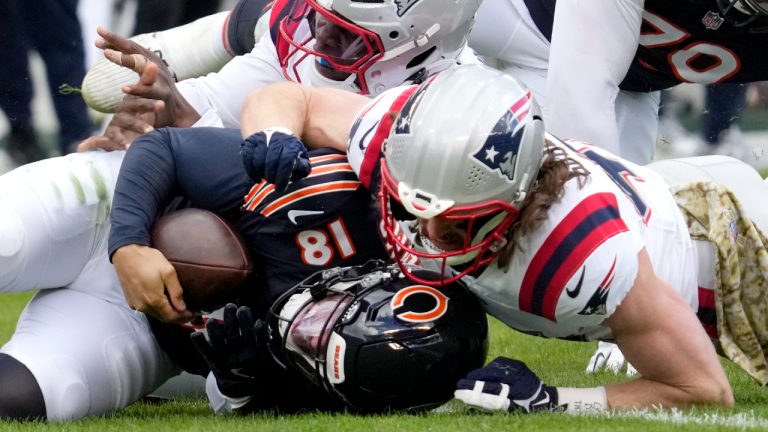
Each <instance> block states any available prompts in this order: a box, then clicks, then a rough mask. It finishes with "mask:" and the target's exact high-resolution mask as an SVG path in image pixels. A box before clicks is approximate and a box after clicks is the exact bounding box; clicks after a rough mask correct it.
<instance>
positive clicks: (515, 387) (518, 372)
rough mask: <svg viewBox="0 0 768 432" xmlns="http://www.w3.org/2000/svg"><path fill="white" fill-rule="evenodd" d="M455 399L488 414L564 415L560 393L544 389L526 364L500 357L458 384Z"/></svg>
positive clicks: (554, 389)
mask: <svg viewBox="0 0 768 432" xmlns="http://www.w3.org/2000/svg"><path fill="white" fill-rule="evenodd" d="M457 387H458V390H456V392H455V393H454V396H455V397H456V399H459V400H461V401H462V402H464V403H466V404H467V405H471V406H473V407H476V408H480V409H482V410H486V411H508V412H515V411H523V412H526V413H530V412H537V411H562V410H564V408H565V407H558V404H557V389H556V388H555V387H550V386H547V385H544V383H542V382H541V379H539V377H537V376H536V374H535V373H533V371H531V370H530V369H528V366H526V365H525V363H523V362H521V361H519V360H512V359H508V358H505V357H498V358H496V359H495V360H494V361H492V362H491V363H489V364H488V365H487V366H485V367H482V368H480V369H475V370H473V371H472V372H470V373H469V374H468V375H467V377H466V378H464V379H462V380H459V382H458V385H457Z"/></svg>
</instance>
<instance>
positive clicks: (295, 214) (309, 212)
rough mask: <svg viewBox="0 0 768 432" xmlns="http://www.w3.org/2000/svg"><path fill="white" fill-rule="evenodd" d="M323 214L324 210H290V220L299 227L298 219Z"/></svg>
mask: <svg viewBox="0 0 768 432" xmlns="http://www.w3.org/2000/svg"><path fill="white" fill-rule="evenodd" d="M323 213H324V212H323V211H322V210H288V219H289V220H290V221H291V222H292V223H293V224H294V225H298V222H296V218H299V217H302V216H310V215H318V214H323Z"/></svg>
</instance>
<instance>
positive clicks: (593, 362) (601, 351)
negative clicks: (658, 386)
mask: <svg viewBox="0 0 768 432" xmlns="http://www.w3.org/2000/svg"><path fill="white" fill-rule="evenodd" d="M624 363H626V364H627V376H634V375H637V369H635V368H634V366H632V365H631V364H629V362H628V361H627V360H626V359H625V358H624V354H622V353H621V350H620V349H619V347H618V345H616V344H613V343H610V342H598V343H597V350H595V353H594V354H592V358H591V359H589V364H588V365H587V373H595V372H597V371H599V370H601V369H604V370H608V371H611V372H613V373H615V374H618V373H621V371H622V370H623V369H624Z"/></svg>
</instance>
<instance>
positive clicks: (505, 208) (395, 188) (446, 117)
mask: <svg viewBox="0 0 768 432" xmlns="http://www.w3.org/2000/svg"><path fill="white" fill-rule="evenodd" d="M543 150H544V125H543V122H542V118H541V111H540V109H539V107H538V105H537V103H536V101H534V100H533V98H532V96H531V92H530V91H529V90H526V89H524V88H523V87H521V85H520V84H518V82H517V81H515V79H514V78H512V77H510V76H509V75H506V74H504V73H502V72H500V71H498V70H495V69H492V68H489V67H486V66H482V65H468V66H459V67H456V68H453V69H450V70H448V71H445V72H443V73H441V74H438V75H437V76H436V77H434V78H431V79H430V80H428V81H427V82H425V83H423V84H421V85H420V86H419V87H418V88H417V89H416V90H415V91H414V93H413V94H412V95H411V96H410V97H409V99H408V100H407V102H406V103H405V105H404V106H403V108H402V109H401V110H400V111H399V112H398V114H397V117H396V118H395V120H394V124H393V126H392V130H391V131H390V134H389V136H388V138H387V141H386V143H385V145H384V159H383V160H382V163H381V190H380V194H379V196H380V199H381V203H380V204H381V211H382V218H383V223H384V228H385V231H386V235H385V237H386V241H387V244H388V246H390V247H392V248H393V249H394V251H395V253H394V255H395V256H396V257H397V259H398V261H400V257H402V256H406V254H407V253H411V254H413V255H415V256H418V257H420V258H421V259H425V258H426V259H438V260H440V261H438V263H439V264H440V265H441V267H442V268H443V269H445V267H446V266H451V267H453V270H455V271H456V272H455V273H454V275H453V276H451V277H444V279H443V280H441V281H437V283H432V284H439V283H449V282H452V281H454V280H456V279H458V278H460V277H462V276H464V275H466V274H468V273H470V272H472V271H474V270H476V269H478V268H480V267H481V266H484V265H487V264H489V263H490V262H491V261H492V260H493V259H494V258H495V256H496V255H497V254H498V252H499V250H500V249H501V248H502V247H503V246H504V245H505V244H506V238H505V233H506V232H507V230H508V229H509V227H510V225H511V224H512V222H514V220H515V219H516V217H517V213H518V208H519V206H520V204H521V203H522V202H523V200H524V199H525V196H526V194H527V193H528V191H529V189H530V187H531V184H532V183H533V181H534V180H535V179H536V175H537V173H538V170H539V166H540V165H541V161H542V157H543ZM402 210H405V211H406V212H407V214H410V215H412V216H416V217H417V218H419V219H421V220H422V221H421V222H418V223H423V221H424V220H429V219H432V218H442V219H441V220H443V221H446V220H447V221H451V223H454V224H455V223H461V224H462V226H461V229H462V230H463V231H462V232H463V235H462V236H461V237H462V238H461V239H460V240H459V242H458V243H461V242H463V246H462V247H459V248H456V249H455V250H442V249H441V248H439V247H437V246H436V245H435V244H434V243H433V242H431V241H430V239H429V238H427V236H425V235H424V232H423V231H424V230H423V229H422V230H421V232H420V233H418V234H417V235H416V238H415V239H414V243H413V246H411V245H410V244H409V243H407V242H405V241H403V240H402V239H401V237H399V236H397V235H396V233H397V225H398V220H397V219H399V218H400V219H401V218H402V217H401V216H402V215H404V214H406V213H404V212H403V211H402ZM457 266H458V268H457ZM403 270H404V271H405V272H407V268H405V267H403ZM416 280H418V281H420V282H422V283H426V284H429V283H430V281H425V280H420V279H416ZM432 282H435V281H432Z"/></svg>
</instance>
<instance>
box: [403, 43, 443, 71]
mask: <svg viewBox="0 0 768 432" xmlns="http://www.w3.org/2000/svg"><path fill="white" fill-rule="evenodd" d="M436 49H437V47H436V46H433V47H432V48H430V49H428V50H426V51H424V52H423V53H421V54H419V55H417V56H416V57H414V58H413V59H412V60H411V61H409V62H408V64H407V65H405V68H406V69H410V68H412V67H416V66H418V65H420V64H422V63H424V61H425V60H426V59H427V57H429V56H430V55H431V54H432V53H433V52H435V50H436Z"/></svg>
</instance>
